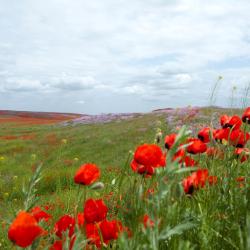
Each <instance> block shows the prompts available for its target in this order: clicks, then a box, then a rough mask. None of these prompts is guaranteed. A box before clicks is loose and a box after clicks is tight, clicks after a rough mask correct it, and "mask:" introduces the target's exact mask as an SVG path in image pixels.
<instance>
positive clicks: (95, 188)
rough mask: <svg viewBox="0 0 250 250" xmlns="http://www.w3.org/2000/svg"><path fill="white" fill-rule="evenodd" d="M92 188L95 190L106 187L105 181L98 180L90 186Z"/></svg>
mask: <svg viewBox="0 0 250 250" xmlns="http://www.w3.org/2000/svg"><path fill="white" fill-rule="evenodd" d="M90 188H91V189H93V190H100V189H103V188H104V183H103V182H96V183H94V184H93V185H92V186H90Z"/></svg>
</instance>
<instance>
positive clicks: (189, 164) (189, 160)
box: [183, 155, 198, 167]
mask: <svg viewBox="0 0 250 250" xmlns="http://www.w3.org/2000/svg"><path fill="white" fill-rule="evenodd" d="M183 162H184V163H185V166H186V167H194V166H196V165H198V162H197V161H195V160H194V159H193V158H191V157H189V156H188V155H187V156H185V157H184V159H183Z"/></svg>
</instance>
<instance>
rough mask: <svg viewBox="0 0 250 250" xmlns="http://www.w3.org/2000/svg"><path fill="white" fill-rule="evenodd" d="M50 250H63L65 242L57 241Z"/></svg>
mask: <svg viewBox="0 0 250 250" xmlns="http://www.w3.org/2000/svg"><path fill="white" fill-rule="evenodd" d="M49 250H63V241H62V240H57V241H55V242H54V244H53V245H52V246H51V247H50V249H49Z"/></svg>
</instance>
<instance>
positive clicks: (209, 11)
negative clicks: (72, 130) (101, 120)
mask: <svg viewBox="0 0 250 250" xmlns="http://www.w3.org/2000/svg"><path fill="white" fill-rule="evenodd" d="M0 1H1V0H0ZM249 12H250V2H249V1H245V0H238V1H237V2H236V1H235V0H220V1H218V0H211V1H202V0H189V1H186V0H170V1H166V0H145V1H140V0H133V1H132V0H126V1H125V0H120V1H117V0H106V1H104V2H102V1H98V0H92V1H81V0H75V1H70V0H63V1H58V0H44V1H32V0H23V1H22V2H20V1H18V0H12V2H11V3H10V2H8V1H6V2H4V1H2V3H1V9H0V37H1V43H0V68H1V72H5V73H1V72H0V91H2V92H3V91H4V90H5V91H9V92H11V93H13V95H15V92H18V93H17V94H19V95H20V91H21V90H22V92H24V91H30V92H31V91H40V92H41V93H46V94H47V93H48V92H51V93H53V92H58V91H60V92H61V93H65V95H68V96H70V97H71V103H75V100H77V99H76V98H79V97H78V96H76V95H77V93H78V92H81V95H83V96H82V97H80V98H84V100H85V99H86V100H87V99H88V97H89V96H88V95H89V92H91V95H92V96H94V97H95V96H98V97H100V98H101V97H102V96H104V95H106V94H110V95H111V96H112V95H113V96H116V97H117V96H121V95H126V96H130V97H131V99H133V97H134V96H135V95H137V96H138V98H137V100H138V102H139V101H141V106H143V105H144V101H145V100H155V98H156V97H157V98H156V99H157V100H158V103H159V104H160V105H165V106H168V105H186V103H187V102H190V101H191V102H193V103H194V104H196V105H197V104H199V103H201V104H204V102H205V101H204V102H203V101H201V96H202V97H203V99H204V100H205V99H206V97H207V96H208V95H209V91H210V89H211V88H212V85H213V83H214V81H215V79H216V78H217V76H218V75H220V74H222V75H224V77H225V79H228V80H227V81H228V82H230V81H232V82H233V81H236V82H237V84H238V86H239V88H243V86H244V85H245V84H246V83H247V82H248V81H249V78H250V76H249V74H248V73H247V72H248V71H250V66H249V65H250V56H249V55H250V15H249ZM232 62H234V63H233V65H232ZM6 72H7V73H6ZM9 79H11V81H10V80H9ZM15 79H16V81H14V80H15ZM225 82H226V80H225ZM227 84H228V85H229V83H227ZM228 85H227V86H228ZM227 86H226V84H225V88H224V92H221V93H220V95H221V96H229V93H230V89H229V87H227ZM69 92H70V93H71V92H72V94H69ZM17 94H16V95H17ZM190 96H192V98H191V99H190ZM54 98H55V99H56V98H59V97H58V93H55V94H54ZM159 98H162V99H161V100H160V101H159ZM0 99H1V98H0ZM110 99H112V97H111V98H110ZM222 99H224V98H221V99H220V100H222ZM113 100H116V99H115V98H113ZM117 100H119V98H118V97H117ZM58 101H59V102H60V100H59V99H58ZM35 102H36V99H35V97H33V98H30V103H31V104H30V105H31V106H32V105H33V103H35ZM0 104H1V100H0ZM188 104H190V103H188ZM191 104H192V103H191ZM222 104H223V102H222ZM224 104H226V101H224ZM113 105H114V106H117V107H119V105H120V104H119V103H115V104H113ZM17 106H18V105H17ZM137 106H139V105H138V104H137ZM141 106H140V107H141ZM102 107H105V108H108V104H107V105H106V106H105V105H101V106H100V105H99V106H98V105H97V104H95V106H94V105H93V107H91V108H93V110H98V109H100V110H99V111H100V112H103V110H102ZM145 108H146V106H145ZM147 108H149V106H147ZM74 109H75V106H72V111H74ZM107 111H108V110H107Z"/></svg>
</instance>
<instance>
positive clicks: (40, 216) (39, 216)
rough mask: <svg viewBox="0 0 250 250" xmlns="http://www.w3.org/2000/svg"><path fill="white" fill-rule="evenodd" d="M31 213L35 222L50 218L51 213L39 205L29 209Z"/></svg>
mask: <svg viewBox="0 0 250 250" xmlns="http://www.w3.org/2000/svg"><path fill="white" fill-rule="evenodd" d="M31 214H32V215H33V217H34V218H35V219H36V221H37V222H39V221H41V220H44V221H48V220H49V219H50V218H51V215H50V214H48V213H46V212H45V211H43V210H42V209H41V208H40V207H38V206H37V207H34V208H32V210H31Z"/></svg>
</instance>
